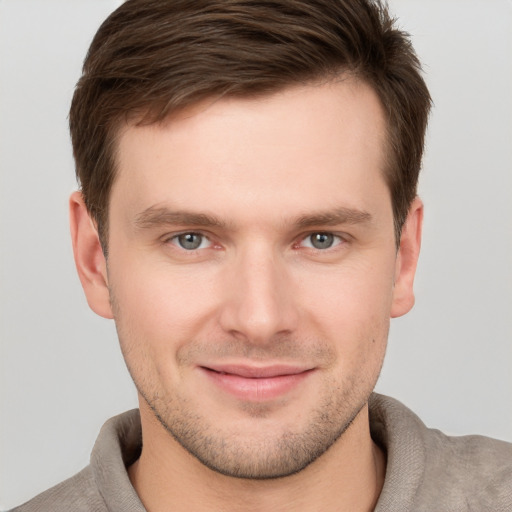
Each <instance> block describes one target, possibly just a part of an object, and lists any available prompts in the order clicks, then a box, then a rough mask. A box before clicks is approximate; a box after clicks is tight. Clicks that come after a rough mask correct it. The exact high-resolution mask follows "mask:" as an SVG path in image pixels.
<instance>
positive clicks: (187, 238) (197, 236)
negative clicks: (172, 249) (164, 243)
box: [169, 232, 211, 251]
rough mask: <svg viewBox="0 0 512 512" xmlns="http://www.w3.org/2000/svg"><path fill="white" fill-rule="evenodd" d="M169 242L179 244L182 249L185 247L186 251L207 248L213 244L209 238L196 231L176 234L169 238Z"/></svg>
mask: <svg viewBox="0 0 512 512" xmlns="http://www.w3.org/2000/svg"><path fill="white" fill-rule="evenodd" d="M169 242H170V243H172V244H174V245H176V246H178V247H179V248H180V249H185V250H186V251H195V250H198V249H206V248H207V247H210V246H211V242H210V240H208V238H206V237H205V236H204V235H202V234H201V233H194V232H188V233H181V234H179V235H175V236H173V237H172V238H170V239H169Z"/></svg>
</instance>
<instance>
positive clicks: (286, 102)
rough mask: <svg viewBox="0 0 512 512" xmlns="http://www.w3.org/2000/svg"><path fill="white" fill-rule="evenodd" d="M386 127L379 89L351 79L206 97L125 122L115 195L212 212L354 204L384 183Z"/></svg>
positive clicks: (140, 203) (142, 204)
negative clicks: (141, 122) (160, 118)
mask: <svg viewBox="0 0 512 512" xmlns="http://www.w3.org/2000/svg"><path fill="white" fill-rule="evenodd" d="M385 132H386V130H385V123H384V117H383V112H382V108H381V105H380V102H379V100H378V98H377V95H376V94H375V93H374V91H373V90H372V89H371V88H370V87H369V86H367V85H366V84H364V83H362V82H360V81H355V80H353V79H345V80H340V81H337V82H332V83H327V84H323V85H307V86H295V87H290V88H288V89H285V90H283V91H280V92H278V93H275V94H272V95H269V96H263V97H258V98H242V99H240V98H222V99H217V100H205V101H203V102H201V103H198V104H196V105H194V106H192V107H190V108H188V109H185V110H183V111H181V112H179V113H177V114H175V115H173V116H172V117H170V118H169V119H168V120H166V122H165V123H160V124H153V125H149V126H134V125H129V126H126V127H125V129H124V130H122V132H121V133H120V137H119V142H118V176H117V178H116V182H115V183H114V187H113V191H112V202H115V200H116V197H117V198H125V199H126V198H130V204H131V207H132V208H134V209H138V210H139V211H142V210H143V209H145V208H147V207H149V206H152V205H155V204H161V203H166V202H169V201H171V202H172V203H173V205H176V206H177V207H180V208H183V207H185V206H187V207H188V206H190V205H193V206H194V207H201V205H202V206H203V207H204V208H212V209H215V210H216V212H217V211H222V209H223V208H224V207H227V206H229V205H231V204H235V203H237V202H238V203H241V204H242V206H245V208H246V209H249V208H250V207H251V205H253V206H254V207H270V206H272V205H277V204H279V205H286V204H289V205H290V207H292V206H295V204H294V203H297V202H298V201H299V202H301V203H302V207H303V209H307V208H308V207H309V206H308V205H310V204H311V207H313V206H315V207H317V206H318V204H316V205H315V204H314V203H319V202H322V201H331V202H336V203H338V202H339V200H340V199H342V200H343V201H342V202H345V203H347V204H344V205H341V206H351V205H350V204H348V203H350V202H351V201H352V202H357V201H358V200H361V199H364V196H365V195H368V190H367V189H368V186H370V187H371V186H373V185H375V183H378V184H379V185H380V186H382V185H383V184H384V181H383V173H384V165H385ZM381 192H382V190H381ZM370 199H371V198H370V197H367V200H370ZM332 206H333V207H338V206H340V205H339V204H333V205H332ZM353 206H357V205H353Z"/></svg>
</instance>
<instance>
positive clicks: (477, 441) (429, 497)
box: [370, 394, 512, 512]
mask: <svg viewBox="0 0 512 512" xmlns="http://www.w3.org/2000/svg"><path fill="white" fill-rule="evenodd" d="M370 425H371V430H372V437H373V438H374V440H375V442H376V443H377V444H379V445H380V446H381V447H382V448H383V449H384V450H385V451H386V454H387V467H386V481H385V483H384V488H383V491H382V494H381V500H380V501H379V504H380V505H381V508H379V509H378V510H383V511H385V510H386V511H387V510H396V511H398V510H415V511H417V512H419V511H427V510H428V511H430V510H447V511H457V512H462V511H467V512H469V511H480V510H493V511H494V512H500V511H511V510H512V444H511V443H507V442H505V441H499V440H496V439H490V438H487V437H483V436H476V435H472V436H461V437H453V436H447V435H445V434H444V433H442V432H440V431H439V430H435V429H431V428H427V427H426V426H425V424H424V423H423V422H422V421H421V420H420V419H419V418H418V416H416V415H415V414H414V413H413V412H412V411H411V410H409V409H408V408H407V407H405V406H404V405H403V404H401V403H400V402H398V401H397V400H394V399H392V398H389V397H385V396H382V395H377V394H374V395H373V396H372V398H371V400H370Z"/></svg>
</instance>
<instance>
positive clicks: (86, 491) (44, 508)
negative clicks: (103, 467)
mask: <svg viewBox="0 0 512 512" xmlns="http://www.w3.org/2000/svg"><path fill="white" fill-rule="evenodd" d="M70 510H73V511H74V512H108V509H107V507H106V505H105V502H104V501H103V498H102V497H101V495H100V493H99V491H98V488H97V486H96V484H95V482H94V476H93V473H92V470H91V467H90V466H87V467H86V468H85V469H83V470H82V471H80V473H77V474H76V475H75V476H73V477H71V478H68V479H67V480H64V481H63V482H61V483H60V484H58V485H56V486H55V487H52V488H50V489H48V490H47V491H45V492H43V493H41V494H39V495H37V496H36V497H35V498H33V499H31V500H30V501H28V502H27V503H25V504H24V505H21V506H19V507H16V508H14V509H13V510H11V512H50V511H51V512H69V511H70Z"/></svg>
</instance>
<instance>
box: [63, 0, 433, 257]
mask: <svg viewBox="0 0 512 512" xmlns="http://www.w3.org/2000/svg"><path fill="white" fill-rule="evenodd" d="M420 71H421V69H420V63H419V61H418V59H417V57H416V54H415V52H414V50H413V48H412V45H411V42H410V39H409V36H408V34H406V33H404V32H402V31H400V30H398V29H397V28H396V27H395V20H393V19H392V18H391V17H390V16H389V13H388V10H387V7H386V6H385V5H383V4H382V2H380V1H371V0H193V1H191V0H172V1H170V0H128V1H126V2H125V3H124V4H122V5H121V6H120V7H119V8H118V9H117V10H116V11H114V12H113V13H112V14H111V15H110V16H109V17H108V18H107V19H106V20H105V22H104V23H103V24H102V25H101V27H100V29H99V30H98V32H97V33H96V36H95V37H94V39H93V41H92V44H91V46H90V48H89V51H88V54H87V57H86V59H85V62H84V66H83V74H82V77H81V78H80V80H79V81H78V84H77V86H76V90H75V93H74V96H73V101H72V104H71V110H70V115H69V122H70V130H71V138H72V143H73V152H74V157H75V162H76V172H77V178H78V181H79V183H80V185H81V189H82V193H83V195H84V200H85V204H86V206H87V208H88V210H89V212H90V214H91V215H92V217H93V218H94V219H95V221H96V223H97V225H98V230H99V233H100V239H101V242H102V246H103V249H104V250H106V249H107V241H108V240H107V238H108V233H107V227H108V204H109V195H110V190H111V188H112V184H113V181H114V179H115V175H116V158H115V156H116V155H115V153H116V151H115V150H116V135H117V134H118V132H119V127H120V126H121V124H122V123H123V122H126V121H130V120H132V121H133V120H136V122H139V123H156V122H159V121H162V120H164V119H166V118H167V117H168V116H169V115H170V114H171V113H172V112H175V111H176V110H177V109H180V108H183V107H186V106H188V105H190V104H192V103H195V102H197V101H200V100H202V99H205V98H207V97H220V96H226V95H227V96H240V97H244V96H254V95H263V94H270V93H272V92H274V91H277V90H279V89H282V88H284V87H286V86H289V85H292V84H297V83H311V82H315V81H322V80H329V79H332V78H335V77H337V76H340V75H341V74H343V73H350V74H351V75H354V76H355V77H357V78H358V79H361V80H363V81H364V82H366V83H367V84H369V85H370V86H371V87H372V88H373V89H374V90H375V92H376V93H377V94H378V96H379V98H380V101H381V103H382V106H383V109H384V112H385V115H386V118H387V119H386V120H387V126H388V142H389V146H388V155H389V158H388V162H387V169H386V173H385V174H386V175H385V178H386V181H387V184H388V187H389V190H390V193H391V198H392V204H393V215H394V224H395V234H396V240H397V243H398V241H399V239H400V234H401V229H402V226H403V223H404V221H405V219H406V216H407V212H408V209H409V207H410V204H411V202H412V200H413V199H414V197H415V196H416V188H417V181H418V173H419V170H420V166H421V158H422V153H423V145H424V137H425V130H426V125H427V118H428V113H429V110H430V104H431V100H430V95H429V92H428V89H427V87H426V85H425V82H424V81H423V79H422V77H421V72H420Z"/></svg>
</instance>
